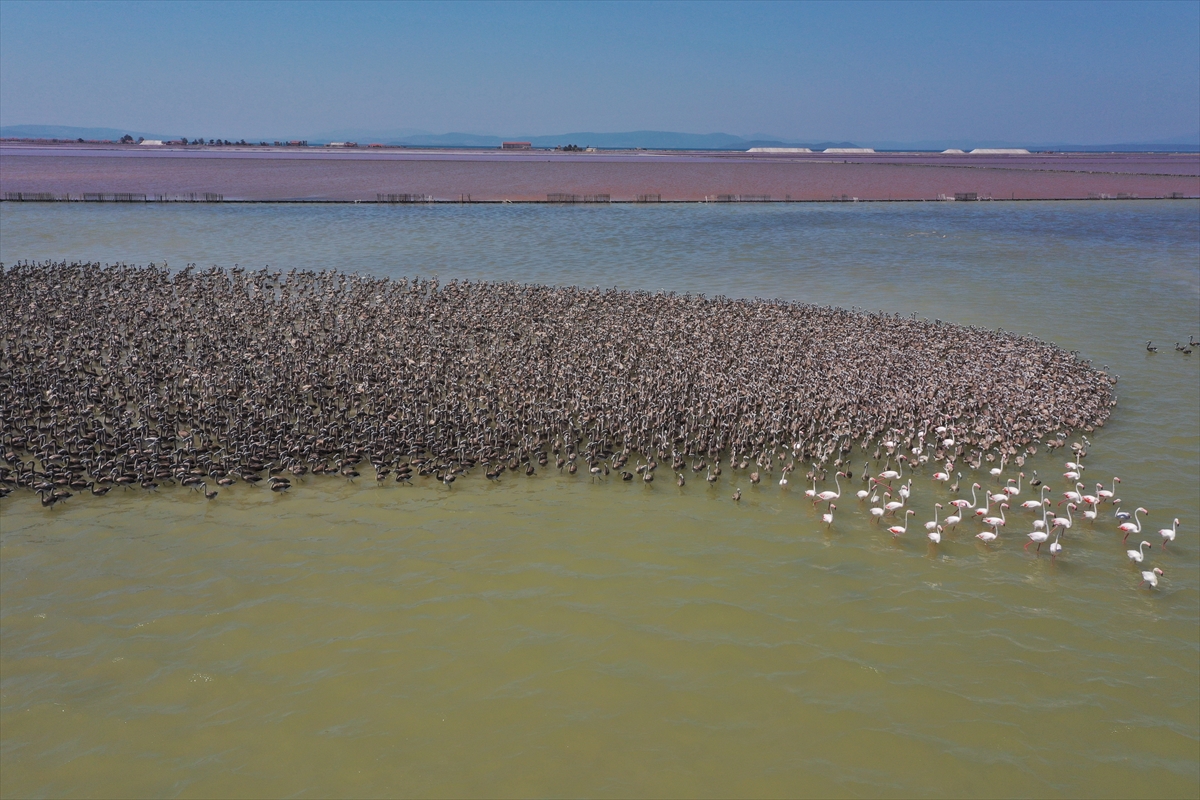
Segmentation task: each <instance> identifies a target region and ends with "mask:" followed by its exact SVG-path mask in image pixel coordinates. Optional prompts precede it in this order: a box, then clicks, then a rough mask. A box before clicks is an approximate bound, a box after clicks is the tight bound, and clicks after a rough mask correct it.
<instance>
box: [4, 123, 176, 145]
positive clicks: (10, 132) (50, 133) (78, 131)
mask: <svg viewBox="0 0 1200 800" xmlns="http://www.w3.org/2000/svg"><path fill="white" fill-rule="evenodd" d="M126 134H129V135H130V136H132V137H133V138H135V139H136V138H138V137H139V136H140V137H142V138H143V139H163V140H164V141H165V140H167V139H178V138H180V136H181V134H165V133H146V132H145V131H135V130H130V129H127V128H74V127H71V126H70V125H5V126H3V127H0V139H108V140H116V139H120V138H121V137H122V136H124V135H126Z"/></svg>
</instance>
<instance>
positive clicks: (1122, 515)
mask: <svg viewBox="0 0 1200 800" xmlns="http://www.w3.org/2000/svg"><path fill="white" fill-rule="evenodd" d="M1113 505H1114V506H1116V507H1117V510H1116V511H1114V512H1113V516H1114V517H1116V518H1117V519H1119V520H1121V521H1122V522H1124V521H1126V520H1127V519H1129V517H1130V514H1129V512H1128V511H1122V510H1121V498H1119V497H1118V498H1117V499H1116V500H1113Z"/></svg>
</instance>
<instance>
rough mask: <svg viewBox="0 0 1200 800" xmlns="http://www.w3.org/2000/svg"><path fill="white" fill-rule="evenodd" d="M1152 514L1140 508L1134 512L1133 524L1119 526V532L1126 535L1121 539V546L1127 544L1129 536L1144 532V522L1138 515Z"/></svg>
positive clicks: (1125, 523) (1127, 523)
mask: <svg viewBox="0 0 1200 800" xmlns="http://www.w3.org/2000/svg"><path fill="white" fill-rule="evenodd" d="M1149 513H1150V512H1149V511H1147V510H1146V509H1144V508H1140V507H1139V508H1138V509H1137V510H1135V511H1134V512H1133V522H1123V523H1121V524H1120V525H1118V526H1117V530H1119V531H1121V533H1124V534H1125V535H1124V536H1123V537H1121V544H1125V542H1127V541H1128V540H1129V534H1131V533H1137V534H1141V532H1142V521H1141V520H1140V519H1139V518H1138V514H1149Z"/></svg>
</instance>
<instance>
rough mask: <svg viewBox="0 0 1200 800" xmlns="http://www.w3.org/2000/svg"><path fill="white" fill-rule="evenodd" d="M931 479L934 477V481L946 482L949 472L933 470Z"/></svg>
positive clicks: (948, 478)
mask: <svg viewBox="0 0 1200 800" xmlns="http://www.w3.org/2000/svg"><path fill="white" fill-rule="evenodd" d="M933 479H934V480H935V481H942V482H943V483H944V482H946V481H948V480H950V473H948V472H935V473H933Z"/></svg>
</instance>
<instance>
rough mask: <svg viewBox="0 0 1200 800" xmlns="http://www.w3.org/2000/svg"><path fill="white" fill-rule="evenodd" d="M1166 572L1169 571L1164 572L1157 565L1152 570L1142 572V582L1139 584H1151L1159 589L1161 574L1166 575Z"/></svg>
mask: <svg viewBox="0 0 1200 800" xmlns="http://www.w3.org/2000/svg"><path fill="white" fill-rule="evenodd" d="M1166 574H1167V573H1165V572H1163V571H1162V570H1161V569H1159V568H1158V567H1155V568H1154V569H1152V570H1150V571H1149V572H1143V573H1142V582H1141V583H1140V584H1138V585H1139V586H1146V585H1149V586H1150V588H1151V589H1157V588H1158V579H1159V576H1161V575H1166Z"/></svg>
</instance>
